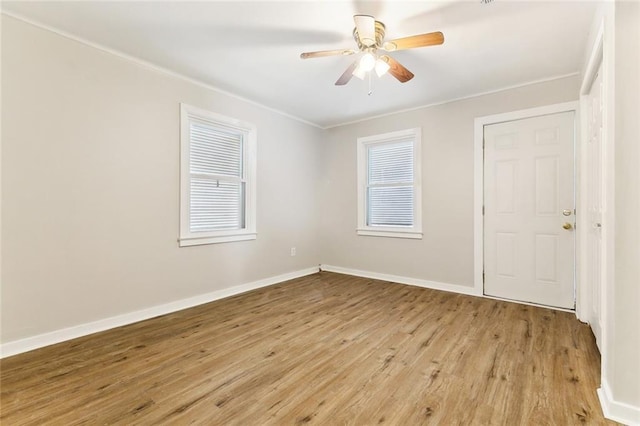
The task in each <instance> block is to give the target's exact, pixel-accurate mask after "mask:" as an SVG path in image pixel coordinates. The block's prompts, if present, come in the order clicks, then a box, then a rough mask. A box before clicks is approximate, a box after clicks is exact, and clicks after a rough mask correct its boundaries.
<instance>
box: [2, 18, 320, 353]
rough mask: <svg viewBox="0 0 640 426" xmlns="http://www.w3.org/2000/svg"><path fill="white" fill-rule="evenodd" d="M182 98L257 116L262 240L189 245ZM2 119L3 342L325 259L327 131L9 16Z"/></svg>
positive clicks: (4, 31) (249, 117) (240, 116)
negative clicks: (321, 218) (322, 176)
mask: <svg viewBox="0 0 640 426" xmlns="http://www.w3.org/2000/svg"><path fill="white" fill-rule="evenodd" d="M180 102H185V103H188V104H191V105H195V106H198V107H201V108H206V109H208V110H212V111H215V112H218V113H221V114H224V115H228V116H231V117H235V118H238V119H241V120H246V121H249V122H252V123H254V124H255V125H256V126H257V129H258V171H257V176H258V178H257V190H258V199H257V205H258V207H257V225H258V239H257V240H255V241H244V242H235V243H226V244H215V245H208V246H197V247H186V248H178V246H177V242H176V239H177V236H178V224H179V222H178V214H179V204H178V203H179V192H178V191H179V187H178V183H179V181H178V179H179V176H178V166H179V163H178V155H179V128H178V126H179V103H180ZM2 124H3V126H2V154H3V155H2V220H3V224H2V248H3V250H2V266H3V268H2V342H3V343H6V342H9V341H14V340H16V339H21V338H25V337H29V336H34V335H37V334H40V333H45V332H49V331H53V330H58V329H61V328H65V327H69V326H75V325H79V324H83V323H86V322H89V321H95V320H100V319H104V318H109V317H112V316H116V315H120V314H124V313H128V312H132V311H136V310H140V309H144V308H148V307H152V306H156V305H159V304H163V303H167V302H172V301H176V300H180V299H183V298H187V297H191V296H195V295H199V294H204V293H208V292H212V291H215V290H219V289H223V288H227V287H231V286H234V285H239V284H245V283H248V282H252V281H255V280H259V279H264V278H267V277H272V276H276V275H279V274H283V273H288V272H292V271H297V270H301V269H304V268H309V267H312V266H316V265H317V263H318V257H319V253H318V245H317V242H316V237H317V226H316V225H317V213H316V212H317V211H318V206H319V204H318V202H317V200H316V197H315V196H314V191H313V188H314V187H315V185H316V182H317V179H318V175H319V172H318V170H319V162H318V156H319V155H318V151H319V149H320V147H321V145H320V143H321V141H322V136H323V132H322V131H321V130H320V129H317V128H314V127H312V126H309V125H306V124H302V123H300V122H298V121H295V120H292V119H289V118H287V117H285V116H282V115H279V114H276V113H273V112H271V111H269V110H267V109H265V108H261V107H258V106H255V105H252V104H250V103H247V102H244V101H242V100H239V99H236V98H233V97H229V96H226V95H223V94H220V93H218V92H215V91H212V90H208V89H206V88H203V87H201V86H198V85H195V84H193V83H190V82H188V81H185V80H182V79H178V78H175V77H171V76H169V75H167V74H164V73H161V72H157V71H154V70H150V69H148V68H145V67H143V66H140V65H138V64H135V63H133V62H131V61H129V60H124V59H121V58H119V57H116V56H114V55H112V54H109V53H105V52H103V51H100V50H97V49H95V48H92V47H88V46H86V45H84V44H81V43H78V42H75V41H72V40H69V39H66V38H63V37H61V36H58V35H55V34H53V33H51V32H48V31H45V30H42V29H39V28H36V27H34V26H31V25H29V24H25V23H23V22H21V21H18V20H15V19H13V18H9V17H6V16H3V17H2ZM292 246H295V247H297V256H296V257H291V256H290V252H289V251H290V247H292Z"/></svg>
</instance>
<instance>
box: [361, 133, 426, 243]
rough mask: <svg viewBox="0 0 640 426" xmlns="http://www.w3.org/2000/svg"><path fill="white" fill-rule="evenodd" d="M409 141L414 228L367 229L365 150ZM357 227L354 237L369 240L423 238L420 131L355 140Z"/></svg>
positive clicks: (366, 164) (366, 166)
mask: <svg viewBox="0 0 640 426" xmlns="http://www.w3.org/2000/svg"><path fill="white" fill-rule="evenodd" d="M408 138H410V139H411V140H412V144H413V226H410V227H402V226H368V225H367V210H368V207H367V195H366V193H367V173H368V171H367V169H368V162H367V147H369V146H372V145H382V144H387V143H390V144H392V143H394V142H396V141H399V140H407V139H408ZM356 149H357V185H358V189H357V205H358V208H357V214H358V217H357V227H356V234H357V235H363V236H371V237H392V238H413V239H421V238H422V129H421V128H420V127H415V128H411V129H405V130H398V131H395V132H389V133H383V134H379V135H370V136H363V137H359V138H358V139H357V147H356Z"/></svg>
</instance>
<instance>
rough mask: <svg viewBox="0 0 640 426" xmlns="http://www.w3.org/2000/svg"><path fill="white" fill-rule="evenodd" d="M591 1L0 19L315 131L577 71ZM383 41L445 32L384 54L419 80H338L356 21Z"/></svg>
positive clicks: (331, 5) (165, 5)
mask: <svg viewBox="0 0 640 426" xmlns="http://www.w3.org/2000/svg"><path fill="white" fill-rule="evenodd" d="M597 6H598V3H597V2H593V1H590V2H582V1H550V2H546V1H513V0H511V1H507V0H494V1H493V2H491V3H489V4H482V3H481V2H480V0H476V1H472V2H470V1H447V2H443V1H393V0H387V1H327V0H325V1H319V0H318V1H295V2H285V1H259V2H248V1H227V2H220V1H217V2H166V1H161V2H87V1H85V2H2V8H3V11H5V12H8V13H9V14H12V15H15V16H19V17H23V18H25V19H27V20H29V21H32V22H37V23H41V24H43V25H44V26H47V27H51V28H55V29H58V30H60V31H62V32H64V33H67V34H70V35H73V36H76V37H78V38H81V39H84V40H87V41H90V42H92V43H94V44H98V45H101V46H104V47H107V48H109V49H112V50H116V51H119V52H122V53H125V54H127V55H130V56H134V57H136V58H139V59H142V60H144V61H147V62H150V63H153V64H155V65H157V66H160V67H163V68H166V69H169V70H172V71H175V72H177V73H180V74H183V75H185V76H188V77H191V78H193V79H197V80H199V81H202V82H204V83H206V84H209V85H211V86H215V87H217V88H219V89H222V90H225V91H228V92H231V93H233V94H236V95H239V96H241V97H244V98H247V99H250V100H252V101H255V102H258V103H261V104H263V105H266V106H269V107H271V108H275V109H278V110H280V111H283V112H285V113H288V114H290V115H293V116H295V117H298V118H301V119H303V120H306V121H309V122H311V123H314V124H316V125H318V126H321V127H330V126H333V125H336V124H340V123H345V122H350V121H354V120H358V119H362V118H365V117H371V116H375V115H380V114H385V113H389V112H393V111H398V110H403V109H409V108H415V107H419V106H423V105H429V104H434V103H440V102H445V101H448V100H452V99H457V98H462V97H468V96H473V95H476V94H480V93H484V92H489V91H495V90H500V89H503V88H506V87H510V86H515V85H521V84H526V83H529V82H533V81H537V80H543V79H548V78H553V77H557V76H562V75H567V74H571V73H576V72H578V71H579V70H580V68H581V66H582V61H583V58H584V47H585V46H586V37H587V35H588V31H589V29H590V24H591V20H592V18H593V16H594V12H595V9H596V8H597ZM356 13H358V14H370V15H373V16H375V17H376V18H377V19H378V20H380V21H382V22H384V24H385V25H386V27H387V37H386V39H387V40H389V39H393V38H399V37H405V36H409V35H414V34H420V33H426V32H432V31H442V32H443V33H444V36H445V42H444V44H443V45H442V46H432V47H426V48H421V49H412V50H406V51H398V52H394V53H392V54H391V55H392V56H393V57H394V58H395V59H397V60H398V61H399V62H401V63H402V64H403V65H405V66H406V67H407V68H408V69H410V70H411V71H412V72H413V73H414V74H415V77H414V78H413V80H411V81H409V82H408V83H405V84H401V83H399V82H398V81H397V80H395V79H394V78H393V77H392V76H391V75H385V76H383V77H382V78H380V79H376V80H375V81H374V93H373V94H372V95H371V96H368V95H367V86H366V83H365V82H364V81H361V80H358V79H356V78H354V79H352V80H351V82H350V83H349V84H348V85H347V86H342V87H339V86H334V82H335V81H336V80H337V78H338V77H339V76H340V75H341V74H342V73H343V71H344V70H345V69H346V68H347V67H348V66H349V65H350V64H351V62H352V61H353V60H354V57H353V56H351V57H349V56H346V57H343V56H338V57H327V58H316V59H307V60H302V59H300V57H299V55H300V53H301V52H305V51H315V50H325V49H340V48H355V42H354V40H353V37H352V35H351V32H352V30H353V26H354V24H353V17H352V16H353V15H354V14H356Z"/></svg>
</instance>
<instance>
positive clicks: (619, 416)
mask: <svg viewBox="0 0 640 426" xmlns="http://www.w3.org/2000/svg"><path fill="white" fill-rule="evenodd" d="M597 392H598V399H599V400H600V406H601V407H602V413H603V414H604V417H605V418H607V419H610V420H613V421H616V422H618V423H622V424H625V425H629V426H638V425H640V408H639V407H635V406H633V405H630V404H626V403H624V402H619V401H616V400H614V399H613V398H612V396H611V388H610V387H609V384H608V383H607V381H606V380H604V378H603V379H602V385H601V386H600V387H599V388H598V390H597Z"/></svg>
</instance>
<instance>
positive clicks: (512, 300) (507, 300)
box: [482, 294, 574, 313]
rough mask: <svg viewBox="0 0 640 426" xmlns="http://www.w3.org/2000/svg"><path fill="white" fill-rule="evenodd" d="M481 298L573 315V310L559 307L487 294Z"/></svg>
mask: <svg viewBox="0 0 640 426" xmlns="http://www.w3.org/2000/svg"><path fill="white" fill-rule="evenodd" d="M482 297H484V298H485V299H491V300H499V301H501V302H509V303H517V304H518V305H527V306H535V307H536V308H542V309H551V310H553V311H560V312H569V313H574V310H573V309H567V308H561V307H559V306H549V305H541V304H539V303H532V302H524V301H522V300H514V299H505V298H504V297H497V296H489V295H488V294H483V295H482Z"/></svg>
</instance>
